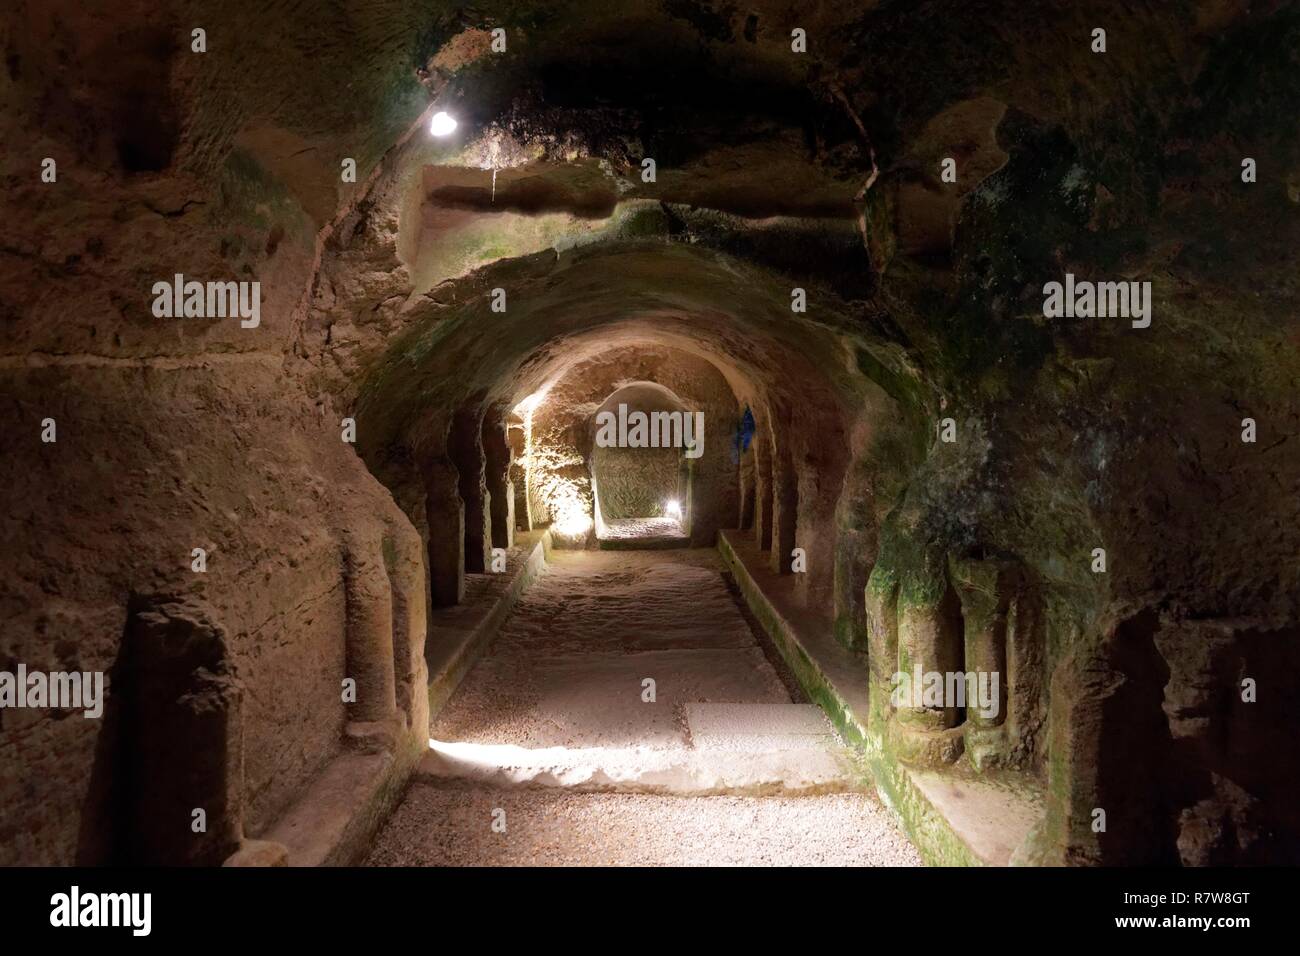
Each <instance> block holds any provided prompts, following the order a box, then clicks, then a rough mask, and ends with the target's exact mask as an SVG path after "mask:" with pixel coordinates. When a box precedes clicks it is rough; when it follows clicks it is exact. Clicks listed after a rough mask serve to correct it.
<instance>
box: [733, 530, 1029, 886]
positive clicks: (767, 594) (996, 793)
mask: <svg viewBox="0 0 1300 956" xmlns="http://www.w3.org/2000/svg"><path fill="white" fill-rule="evenodd" d="M718 550H719V552H720V553H721V555H722V559H723V561H724V563H725V564H726V565H727V567H728V568H729V569H730V570H731V572H732V574H733V576H734V577H735V581H736V586H737V587H738V588H739V590H740V593H741V594H742V595H743V596H744V598H745V601H746V603H747V604H748V605H749V608H750V610H751V612H752V613H753V614H754V616H755V617H756V618H757V619H758V621H759V622H760V623H761V624H762V625H763V628H764V630H765V631H766V632H767V633H768V635H769V637H771V639H772V641H773V643H774V644H775V645H776V647H777V649H778V650H779V651H780V653H781V655H782V657H784V658H785V660H786V662H787V663H788V664H789V665H790V668H791V669H792V670H793V671H794V674H795V677H796V678H797V679H798V681H799V683H800V685H801V686H802V687H803V688H804V690H805V692H806V693H807V694H808V696H809V698H810V699H811V700H812V701H813V702H814V703H817V704H819V705H820V706H821V707H822V709H823V710H825V711H826V713H827V715H828V716H829V717H830V719H831V721H832V722H833V723H834V724H835V726H836V727H837V728H838V730H839V731H840V733H841V734H842V735H843V736H844V737H845V739H846V740H848V741H849V742H851V743H853V744H855V745H856V746H858V747H860V748H861V749H862V750H863V751H864V752H865V754H866V757H867V765H868V767H869V768H870V770H871V775H872V777H873V782H874V784H875V788H876V792H877V793H878V794H879V795H880V798H881V800H882V801H884V803H885V804H886V806H888V807H889V808H890V809H891V810H892V811H893V812H894V813H895V814H896V815H897V817H898V818H899V820H900V821H901V823H902V825H903V828H904V829H905V830H906V832H907V835H908V837H909V838H910V839H911V841H912V842H913V844H915V845H916V848H917V850H918V851H919V852H920V853H921V857H922V859H924V860H925V862H926V863H927V864H929V865H932V866H936V865H937V866H1006V865H1008V864H1009V863H1011V862H1012V859H1013V856H1014V854H1015V851H1016V849H1017V847H1019V845H1020V844H1021V843H1022V842H1023V841H1024V839H1025V838H1026V837H1027V836H1028V834H1029V832H1030V830H1031V829H1032V828H1033V827H1034V825H1035V824H1036V823H1037V822H1038V821H1039V820H1040V819H1041V818H1042V816H1043V813H1044V800H1043V793H1042V787H1041V785H1040V784H1039V783H1038V782H1037V781H1036V780H1035V779H1033V778H1032V777H1030V776H1029V775H1027V774H1016V773H985V774H976V773H974V772H968V771H964V770H960V769H956V768H954V769H953V770H951V771H948V770H944V771H937V770H936V771H931V770H919V769H915V768H911V767H908V766H906V765H904V764H903V763H902V762H901V761H899V760H898V759H897V758H896V757H895V756H894V755H893V754H892V753H891V752H890V750H889V748H888V747H886V746H885V745H884V741H883V740H882V734H881V732H880V728H881V727H882V726H883V715H878V714H875V713H874V712H873V709H872V697H871V676H870V671H869V670H868V667H867V663H866V661H865V660H864V659H862V658H861V657H859V656H857V655H855V654H854V653H853V652H852V651H849V650H848V649H846V648H845V647H844V646H843V645H841V644H839V643H838V642H837V641H836V640H835V637H834V628H833V622H832V621H831V619H830V616H829V614H827V613H825V612H823V611H818V610H814V609H809V608H805V607H803V606H802V605H800V604H799V603H798V602H797V601H796V600H795V596H794V594H793V587H794V585H793V582H792V580H791V579H790V578H789V577H788V576H781V575H777V574H773V573H772V572H771V571H770V570H769V569H768V566H767V561H766V557H767V555H766V553H765V552H762V551H760V550H759V549H758V547H757V545H756V544H755V543H754V542H753V541H752V540H751V538H750V536H749V535H747V534H746V533H745V532H740V531H720V532H719V533H718Z"/></svg>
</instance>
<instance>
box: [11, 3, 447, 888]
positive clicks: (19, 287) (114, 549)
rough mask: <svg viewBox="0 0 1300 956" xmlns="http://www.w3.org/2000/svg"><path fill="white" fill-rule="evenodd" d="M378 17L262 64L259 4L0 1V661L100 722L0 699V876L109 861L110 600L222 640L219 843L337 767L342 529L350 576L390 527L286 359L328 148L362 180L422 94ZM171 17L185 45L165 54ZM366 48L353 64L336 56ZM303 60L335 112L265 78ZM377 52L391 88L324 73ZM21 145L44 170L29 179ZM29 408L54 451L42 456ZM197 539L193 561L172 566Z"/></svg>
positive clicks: (112, 772) (120, 628) (323, 27)
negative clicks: (225, 693)
mask: <svg viewBox="0 0 1300 956" xmlns="http://www.w3.org/2000/svg"><path fill="white" fill-rule="evenodd" d="M401 7H402V5H400V4H393V5H390V7H389V9H388V11H387V12H385V11H384V10H382V9H380V8H374V9H372V10H371V13H373V14H374V15H375V16H374V17H373V18H371V21H370V22H369V23H368V24H364V25H363V24H361V23H360V22H357V23H355V24H353V27H354V29H349V28H348V27H347V26H346V25H345V24H342V23H341V22H340V21H339V19H338V17H339V14H337V13H329V14H326V15H324V18H323V19H321V20H315V21H313V23H312V24H307V23H306V22H302V23H300V26H301V27H302V28H303V29H306V30H313V29H314V30H318V31H319V33H320V37H318V39H322V40H323V42H321V43H314V42H313V43H311V44H305V45H303V46H302V47H301V48H299V47H298V46H297V45H293V44H291V45H289V46H288V47H284V46H282V45H279V44H277V45H276V46H275V47H274V49H273V50H268V48H267V47H266V46H265V45H264V41H266V42H271V37H272V35H273V33H272V31H271V30H270V26H269V24H270V23H271V22H272V21H274V22H276V23H279V24H281V25H282V24H283V22H285V20H284V18H285V17H286V16H287V15H288V12H289V11H288V5H286V4H281V3H272V4H260V5H253V4H227V5H222V6H221V7H212V6H210V5H195V6H194V7H193V8H191V6H190V5H188V4H168V5H164V6H163V7H162V8H158V6H157V5H153V4H126V5H119V6H117V7H115V9H114V11H113V14H112V15H111V16H105V15H104V14H103V11H102V10H97V9H92V8H91V7H87V6H86V5H83V4H77V3H52V4H39V5H15V6H14V7H12V8H10V9H8V10H7V11H6V17H5V22H4V24H3V31H4V34H3V35H4V43H5V47H6V49H7V50H8V51H9V53H10V60H9V83H7V84H6V87H5V90H4V92H3V94H0V96H3V97H4V103H3V107H4V108H3V110H0V116H3V120H2V123H3V134H4V138H5V141H6V142H10V143H19V142H21V143H23V144H24V146H23V148H22V149H21V150H6V151H5V156H4V159H3V160H2V162H3V175H4V176H5V178H6V181H7V182H12V184H13V188H12V189H11V190H10V192H9V196H8V199H7V206H8V208H7V212H6V215H5V217H4V221H3V223H0V248H2V249H3V251H2V252H0V315H3V316H4V319H5V321H4V322H3V323H0V420H2V421H3V431H4V434H5V436H6V439H5V443H6V445H7V446H8V447H10V448H12V450H13V452H14V453H13V454H6V455H4V456H3V459H2V460H0V480H2V481H3V484H4V487H5V488H6V489H7V490H6V507H5V508H4V509H3V515H4V517H3V519H0V520H3V528H2V529H0V538H3V540H4V541H5V542H6V545H5V549H4V550H5V554H6V564H7V570H6V573H5V574H4V575H3V576H0V579H2V580H0V608H3V614H2V616H3V620H4V629H3V633H2V634H0V666H3V667H5V668H6V669H10V670H12V668H13V666H14V665H16V663H17V662H19V661H21V662H24V663H26V664H27V665H28V667H29V668H33V669H37V668H40V669H70V668H76V669H79V670H104V671H106V672H109V677H108V682H109V687H108V707H109V710H108V712H107V713H106V715H105V717H104V719H102V720H86V719H83V718H82V717H81V716H80V715H66V714H61V713H57V712H48V711H35V710H9V709H6V710H5V711H4V713H3V717H2V718H0V719H2V720H3V724H0V794H2V798H0V802H2V803H3V808H4V810H3V813H2V814H0V820H2V821H3V822H0V863H4V864H11V863H46V864H67V863H72V862H74V861H75V862H83V863H99V862H104V861H106V860H108V859H110V858H113V857H120V856H121V855H122V853H123V852H124V850H123V848H122V847H120V846H116V847H115V846H114V845H113V840H114V837H115V834H116V831H117V829H118V827H119V825H120V822H121V820H120V818H119V817H118V816H117V815H115V814H114V813H113V812H112V807H111V801H112V800H113V799H114V798H115V795H116V794H117V793H120V791H121V788H122V787H123V786H124V785H125V784H124V781H123V780H122V777H123V768H124V767H125V766H127V765H129V764H131V763H132V762H133V761H131V760H130V759H129V758H130V756H131V754H130V751H131V748H132V747H133V746H134V745H135V744H136V743H137V741H134V740H132V739H130V738H128V737H122V736H119V735H118V732H117V729H116V728H119V727H120V726H121V721H120V720H119V719H118V718H119V717H120V714H118V710H119V709H120V708H121V707H122V706H123V701H122V700H121V697H120V694H119V695H118V697H116V698H115V697H114V694H113V691H114V688H113V683H112V682H113V676H114V674H113V669H114V667H115V665H116V664H117V663H118V662H119V660H120V658H121V656H122V642H123V635H124V631H125V630H126V628H127V624H128V606H129V605H133V606H149V605H150V603H151V602H156V601H161V600H164V599H166V598H167V597H176V598H178V599H184V601H187V602H188V601H193V602H198V604H200V605H201V606H202V607H204V608H205V613H206V614H207V615H208V617H209V618H210V619H211V621H212V622H213V623H214V625H215V626H216V627H217V628H219V629H220V631H221V632H222V634H223V641H224V644H225V646H226V647H228V649H229V653H230V656H231V660H230V664H231V665H232V670H233V673H234V675H235V681H234V689H233V690H232V698H231V699H232V701H233V700H236V699H237V703H238V707H237V710H238V713H239V723H238V729H239V730H240V731H241V732H242V742H241V741H235V742H234V746H233V747H232V752H231V756H230V760H231V763H232V764H238V765H239V766H237V767H232V768H231V769H232V771H238V772H239V773H242V779H240V780H238V787H239V789H240V791H241V794H240V796H241V798H242V806H243V811H242V812H243V825H244V829H245V832H246V834H248V835H255V834H256V833H258V832H260V831H261V830H262V829H264V828H265V827H266V826H267V825H268V824H269V823H270V822H271V821H272V820H273V819H274V818H275V817H276V816H277V815H278V814H279V813H280V812H281V811H282V810H283V809H284V808H285V807H286V806H287V805H288V803H289V802H290V801H292V800H293V799H294V798H295V796H296V795H297V794H298V793H299V792H300V791H301V789H302V788H303V786H304V785H305V784H306V783H307V782H308V781H309V780H310V779H311V777H312V776H313V774H314V773H315V772H316V771H318V770H319V769H320V768H321V767H322V766H323V765H324V763H325V762H326V761H328V760H329V758H330V757H332V756H333V755H334V754H336V753H337V752H338V751H339V748H340V746H341V743H342V730H343V726H344V722H345V720H346V719H347V710H346V708H345V706H344V705H343V703H342V700H341V693H340V681H341V679H342V677H343V676H344V672H345V667H344V660H345V623H346V619H345V612H346V608H345V598H344V584H343V573H344V571H343V569H344V545H343V536H342V529H344V528H347V529H350V530H352V531H353V532H357V531H360V532H362V535H361V536H362V537H363V538H365V537H366V534H365V530H366V529H367V528H369V529H370V533H369V539H370V540H372V541H374V542H375V543H374V550H375V553H374V554H373V555H371V557H372V558H373V559H374V560H376V561H382V555H381V554H380V545H379V541H380V540H381V539H383V538H384V537H385V536H387V537H388V538H389V539H392V540H394V541H397V540H401V539H403V538H404V537H406V536H408V535H413V534H414V532H413V531H412V530H411V529H410V526H409V524H407V523H406V521H405V519H404V518H403V517H402V516H401V514H400V513H399V512H398V511H397V510H396V509H395V508H394V506H393V503H392V500H391V498H390V496H389V495H388V493H387V492H386V491H385V490H384V489H383V488H382V486H380V485H379V484H378V483H377V482H376V481H375V480H374V479H373V478H371V476H370V475H369V474H368V473H367V471H366V469H365V467H364V466H363V465H362V463H361V462H360V460H359V459H358V458H357V457H356V455H355V453H354V452H353V451H352V449H351V447H350V446H348V445H346V444H344V443H343V442H342V441H341V440H340V427H339V421H338V416H337V415H336V414H334V413H332V412H329V413H327V412H326V408H325V406H324V405H323V404H318V403H317V401H316V400H315V399H313V398H312V397H310V396H309V395H308V393H307V392H306V391H305V390H304V388H303V385H302V383H301V380H300V378H299V376H298V374H297V373H296V372H295V371H294V370H293V369H292V368H291V367H290V366H291V365H292V362H289V363H286V355H287V354H288V353H289V351H290V348H291V345H292V342H293V340H294V337H295V334H296V328H295V327H296V322H295V319H294V314H295V310H296V308H297V306H298V304H299V302H300V301H301V299H302V296H303V293H304V291H305V290H306V288H307V287H308V283H309V280H310V277H311V274H312V271H313V269H314V258H315V241H316V235H317V230H318V229H319V228H320V227H321V226H323V225H324V220H325V219H326V218H328V217H329V216H332V215H333V212H334V208H335V206H336V205H337V203H338V202H339V200H340V199H341V198H346V196H347V195H348V194H349V193H350V192H351V190H352V189H355V187H345V186H344V185H343V184H342V183H341V181H340V178H339V175H338V167H337V162H336V160H334V159H333V156H334V155H335V154H336V153H337V154H340V155H352V156H354V157H355V158H356V159H357V163H358V180H359V181H361V180H364V178H365V174H366V172H367V170H368V169H369V167H370V165H371V164H373V162H374V161H375V160H376V159H378V157H379V156H380V155H381V154H382V152H383V149H384V148H385V147H386V145H387V144H388V143H391V142H392V140H393V138H395V136H396V134H397V131H398V130H399V129H400V128H402V127H403V126H404V125H405V124H407V123H409V122H410V121H411V120H413V119H414V118H415V116H417V115H418V112H419V110H420V109H421V108H422V107H423V103H424V100H425V93H424V91H423V90H422V89H420V87H419V84H418V83H416V82H415V81H414V78H413V77H412V76H410V69H409V65H408V63H407V57H406V56H405V55H404V54H402V53H401V52H400V51H397V50H395V49H393V48H392V44H393V40H392V39H391V37H390V38H388V39H385V38H384V32H385V30H384V27H383V24H382V22H381V21H384V20H386V19H387V16H388V14H396V13H398V12H399V8H401ZM403 15H406V16H410V12H409V10H408V11H407V12H406V13H405V14H403ZM421 19H422V16H421V15H419V14H416V15H414V17H413V18H412V19H410V20H409V23H410V26H411V27H412V30H413V31H414V29H415V27H416V26H417V24H418V23H419V22H420V20H421ZM390 25H391V24H390ZM194 26H202V27H203V28H205V29H206V31H207V40H208V52H207V53H205V54H195V53H191V52H190V50H189V49H188V44H189V42H190V35H189V31H190V29H191V28H192V27H194ZM371 27H376V28H377V29H376V30H375V32H370V28H371ZM327 35H332V39H323V38H325V37H326V36H327ZM399 35H400V34H399ZM384 43H388V44H389V46H390V48H389V50H388V51H387V53H385V52H384V51H383V50H382V46H383V44H384ZM367 44H369V46H370V49H371V50H372V52H373V53H374V54H375V55H374V56H373V57H367V56H357V55H356V54H357V50H358V48H365V47H366V45H367ZM309 47H310V48H311V50H312V53H311V57H312V58H313V60H314V62H315V64H316V66H317V67H319V68H321V70H322V72H321V73H320V74H313V75H319V76H321V77H322V78H324V76H326V75H329V76H330V81H329V82H330V87H331V89H333V88H335V84H341V85H348V83H347V77H348V76H349V75H353V76H354V78H356V79H357V80H358V82H357V83H356V84H355V85H354V86H352V87H351V88H352V89H353V91H354V92H353V95H352V96H350V97H346V98H342V97H320V96H318V95H317V94H316V93H314V92H312V91H311V89H310V88H309V87H310V84H305V83H302V82H301V81H300V78H299V79H290V76H291V75H292V74H294V73H295V72H297V70H296V69H295V68H294V67H293V64H294V63H297V64H298V65H300V66H301V65H302V64H303V62H304V61H305V58H306V57H307V54H306V53H301V54H300V53H298V52H297V51H298V49H302V50H306V49H308V48H309ZM376 63H380V64H383V66H382V67H381V69H382V70H387V71H390V72H389V75H388V79H394V80H395V79H396V78H397V77H398V76H399V75H400V76H402V77H403V78H404V80H405V81H406V82H405V85H403V84H401V83H398V84H396V85H394V86H393V87H392V88H385V87H386V82H387V81H386V80H384V79H383V78H377V77H375V76H373V75H370V76H368V77H362V76H360V75H357V74H351V73H350V71H351V70H353V69H354V68H356V67H359V69H360V70H361V71H363V72H364V71H365V70H367V69H369V66H373V65H374V64H376ZM349 64H355V66H350V65H349ZM326 101H328V103H329V105H325V103H326ZM32 110H39V112H32ZM376 120H378V121H377V122H376ZM358 124H361V125H358ZM345 129H350V130H351V134H348V133H344V132H343V131H344V130H345ZM332 142H339V143H341V144H342V146H343V148H342V149H340V148H338V147H335V146H331V145H329V144H330V143H332ZM322 147H323V148H322ZM45 156H49V157H53V158H55V159H56V160H57V163H58V166H57V170H58V175H57V181H56V182H55V183H42V182H41V181H40V179H39V172H40V159H41V158H42V157H45ZM295 156H297V157H298V158H297V159H294V158H293V157H295ZM177 272H180V273H183V274H184V275H185V276H186V278H187V279H189V278H193V279H199V280H201V281H204V280H240V281H250V282H251V281H254V280H256V281H259V282H260V283H261V322H260V325H259V326H258V327H257V328H249V329H245V328H241V327H240V321H239V319H238V318H224V319H212V320H209V319H198V318H188V319H187V318H158V317H156V316H155V315H154V314H153V313H152V311H151V305H152V300H153V295H152V291H151V286H152V284H153V283H154V282H155V281H166V280H170V278H171V277H172V275H173V274H174V273H177ZM45 418H52V419H54V420H55V422H56V427H57V442H54V443H43V442H41V440H40V435H41V430H42V424H41V423H42V420H43V419H45ZM196 547H198V548H204V549H205V550H206V551H207V571H206V572H205V573H197V572H195V571H193V570H191V561H192V556H191V549H192V548H196ZM241 743H242V749H241V748H240V744H241ZM209 756H216V754H215V753H214V754H212V755H209ZM236 777H238V773H237V774H236ZM202 799H203V798H202V796H201V795H198V796H196V798H195V801H194V803H195V805H200V804H201V803H202ZM157 826H159V827H169V826H174V827H178V828H179V827H185V828H187V829H188V826H189V823H188V820H177V821H164V820H159V821H157Z"/></svg>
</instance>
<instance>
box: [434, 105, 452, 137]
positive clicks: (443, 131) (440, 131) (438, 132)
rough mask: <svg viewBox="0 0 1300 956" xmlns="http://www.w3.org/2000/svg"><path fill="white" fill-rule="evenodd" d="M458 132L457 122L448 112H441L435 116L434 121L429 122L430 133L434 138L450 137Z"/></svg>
mask: <svg viewBox="0 0 1300 956" xmlns="http://www.w3.org/2000/svg"><path fill="white" fill-rule="evenodd" d="M455 131H456V120H455V119H454V118H453V117H452V115H451V114H450V113H448V112H447V111H446V110H439V111H438V112H436V113H434V114H433V119H432V120H431V121H430V122H429V132H430V133H432V134H433V135H434V136H450V135H451V134H452V133H454V132H455Z"/></svg>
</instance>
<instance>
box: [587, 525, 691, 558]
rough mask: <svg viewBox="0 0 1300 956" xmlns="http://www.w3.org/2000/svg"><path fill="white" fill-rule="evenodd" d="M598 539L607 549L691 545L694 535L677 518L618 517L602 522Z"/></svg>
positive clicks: (681, 546)
mask: <svg viewBox="0 0 1300 956" xmlns="http://www.w3.org/2000/svg"><path fill="white" fill-rule="evenodd" d="M596 540H597V542H598V543H599V544H600V547H601V549H602V550H604V551H626V550H642V549H648V548H654V549H658V548H689V547H690V545H691V537H690V535H688V534H687V533H686V531H685V530H684V529H683V528H682V524H681V522H680V521H678V520H677V519H676V518H616V519H614V520H612V521H605V522H602V525H601V528H600V531H599V532H598V533H597V535H596Z"/></svg>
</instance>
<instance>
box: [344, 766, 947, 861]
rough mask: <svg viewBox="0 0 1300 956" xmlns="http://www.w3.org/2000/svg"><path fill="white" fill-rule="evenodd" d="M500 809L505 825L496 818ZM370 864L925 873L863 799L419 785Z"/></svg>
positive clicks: (875, 806)
mask: <svg viewBox="0 0 1300 956" xmlns="http://www.w3.org/2000/svg"><path fill="white" fill-rule="evenodd" d="M498 809H500V810H504V811H505V815H504V818H502V817H501V814H496V816H495V818H494V815H493V811H494V810H498ZM494 819H498V820H500V819H504V823H505V832H504V833H499V832H494V830H493V828H492V823H493V820H494ZM499 828H500V825H499V824H498V829H499ZM367 863H368V864H369V865H371V866H615V865H624V866H920V865H921V861H920V858H919V857H918V856H917V854H916V850H915V849H913V847H912V845H911V844H910V843H908V842H907V840H905V839H904V838H903V837H902V836H901V835H900V833H899V832H898V830H897V828H896V827H895V826H894V823H893V821H892V820H891V819H890V818H889V817H888V815H887V813H886V811H885V810H884V808H883V807H881V805H880V803H879V801H877V800H876V799H875V798H874V797H873V796H871V795H869V794H860V793H855V794H829V795H823V796H816V797H654V796H640V795H634V794H613V793H611V794H606V793H572V792H567V791H564V790H554V789H533V790H486V789H479V788H459V787H443V786H431V785H425V784H417V785H415V786H412V787H411V789H410V790H409V791H408V792H407V795H406V798H405V800H404V801H403V803H402V805H401V807H400V808H399V809H398V810H397V812H396V813H395V814H394V815H393V816H392V818H391V819H390V820H389V823H388V825H387V826H386V827H385V829H384V831H383V833H382V834H381V835H380V837H379V840H378V842H377V844H376V846H375V848H374V850H373V851H372V853H371V855H370V858H369V860H368V861H367Z"/></svg>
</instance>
